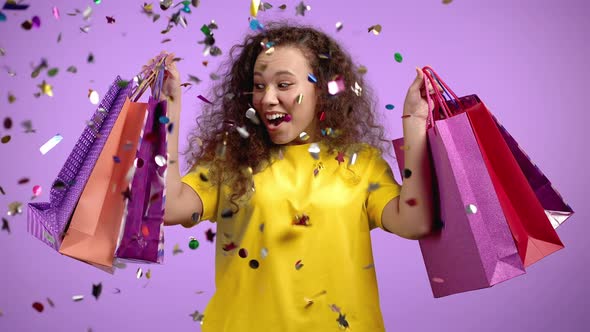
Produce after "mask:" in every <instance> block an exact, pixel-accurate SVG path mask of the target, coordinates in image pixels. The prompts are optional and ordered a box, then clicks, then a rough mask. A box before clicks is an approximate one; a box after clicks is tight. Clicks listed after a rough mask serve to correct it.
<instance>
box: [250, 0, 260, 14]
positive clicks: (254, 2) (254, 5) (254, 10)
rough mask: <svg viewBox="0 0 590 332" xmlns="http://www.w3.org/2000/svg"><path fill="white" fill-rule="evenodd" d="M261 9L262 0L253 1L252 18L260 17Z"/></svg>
mask: <svg viewBox="0 0 590 332" xmlns="http://www.w3.org/2000/svg"><path fill="white" fill-rule="evenodd" d="M259 7H260V0H252V2H250V16H253V17H256V16H257V15H258V8H259Z"/></svg>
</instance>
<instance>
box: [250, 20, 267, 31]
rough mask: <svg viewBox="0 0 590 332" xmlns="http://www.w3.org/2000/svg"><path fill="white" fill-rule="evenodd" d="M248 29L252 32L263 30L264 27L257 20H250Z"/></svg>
mask: <svg viewBox="0 0 590 332" xmlns="http://www.w3.org/2000/svg"><path fill="white" fill-rule="evenodd" d="M250 29H252V30H253V31H258V30H264V26H263V25H262V23H260V22H258V20H256V19H252V20H250Z"/></svg>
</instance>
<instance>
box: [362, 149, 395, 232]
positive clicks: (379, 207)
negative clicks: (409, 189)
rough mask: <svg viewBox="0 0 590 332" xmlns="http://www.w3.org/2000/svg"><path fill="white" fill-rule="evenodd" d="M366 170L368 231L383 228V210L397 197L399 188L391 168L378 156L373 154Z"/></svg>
mask: <svg viewBox="0 0 590 332" xmlns="http://www.w3.org/2000/svg"><path fill="white" fill-rule="evenodd" d="M372 159H373V160H371V162H370V165H369V168H368V170H367V175H368V181H369V194H368V197H367V202H366V204H367V214H368V216H369V229H374V228H376V227H379V228H382V229H384V230H385V228H383V224H382V223H381V215H382V214H383V208H385V205H387V203H389V201H391V200H392V199H394V198H396V197H397V196H399V194H400V191H401V186H400V185H399V184H398V183H397V182H396V181H395V178H394V177H393V172H392V171H391V167H390V166H389V164H388V163H387V161H385V160H384V159H383V157H381V156H380V155H379V154H375V155H374V156H373V158H372Z"/></svg>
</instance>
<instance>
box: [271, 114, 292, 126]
mask: <svg viewBox="0 0 590 332" xmlns="http://www.w3.org/2000/svg"><path fill="white" fill-rule="evenodd" d="M290 120H291V116H290V115H288V114H272V115H267V116H266V121H267V123H268V124H269V126H271V127H278V126H280V125H281V123H283V122H289V121H290Z"/></svg>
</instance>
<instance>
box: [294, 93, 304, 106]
mask: <svg viewBox="0 0 590 332" xmlns="http://www.w3.org/2000/svg"><path fill="white" fill-rule="evenodd" d="M295 101H296V102H297V104H301V103H302V102H303V93H300V94H299V95H297V99H296V100H295Z"/></svg>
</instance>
